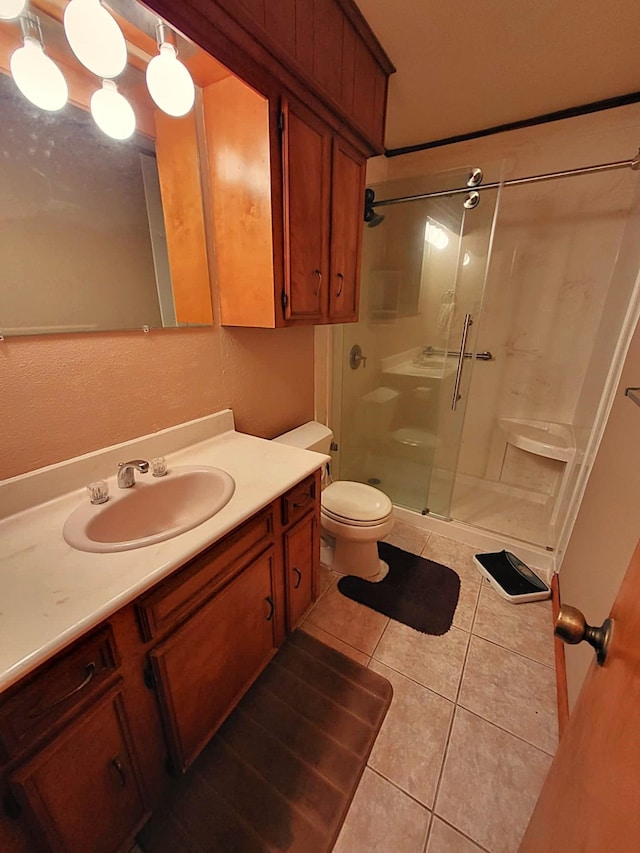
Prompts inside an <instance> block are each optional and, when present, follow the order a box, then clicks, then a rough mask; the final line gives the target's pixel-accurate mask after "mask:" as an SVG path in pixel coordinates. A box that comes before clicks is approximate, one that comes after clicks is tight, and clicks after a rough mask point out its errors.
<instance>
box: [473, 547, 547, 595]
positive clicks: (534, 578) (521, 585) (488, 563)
mask: <svg viewBox="0 0 640 853" xmlns="http://www.w3.org/2000/svg"><path fill="white" fill-rule="evenodd" d="M473 559H474V561H475V564H476V565H477V567H478V569H479V570H480V574H481V575H483V577H485V578H486V579H487V580H488V581H489V583H490V584H491V586H492V587H493V588H494V589H495V590H496V592H498V593H499V594H500V595H501V596H502V597H503V598H506V599H507V601H510V602H511V603H512V604H524V603H525V602H527V601H540V600H542V599H544V598H549V596H550V595H551V589H550V588H549V587H548V586H547V584H546V583H545V582H544V581H543V580H541V579H540V578H539V577H538V575H537V574H536V573H535V572H533V571H532V570H531V569H530V568H529V566H527V565H526V563H523V562H522V560H521V559H520V558H519V557H516V555H515V554H512V553H511V551H495V552H493V553H490V554H476V555H475V556H474V558H473Z"/></svg>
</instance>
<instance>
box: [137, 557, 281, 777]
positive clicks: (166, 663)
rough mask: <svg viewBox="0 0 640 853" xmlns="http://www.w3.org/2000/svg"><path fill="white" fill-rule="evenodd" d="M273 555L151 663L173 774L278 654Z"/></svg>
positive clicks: (204, 610)
mask: <svg viewBox="0 0 640 853" xmlns="http://www.w3.org/2000/svg"><path fill="white" fill-rule="evenodd" d="M273 572H274V565H273V554H272V552H271V551H268V552H267V553H266V554H263V555H262V556H261V557H259V558H258V559H256V560H255V561H254V562H253V563H251V565H250V566H248V567H247V568H246V569H245V570H244V571H243V572H242V573H241V574H240V575H239V576H238V577H237V578H236V579H235V580H234V582H233V583H232V584H230V585H229V586H227V587H226V588H225V589H224V590H223V591H222V592H221V593H220V594H219V595H216V596H215V598H213V599H211V601H209V602H208V603H207V604H205V605H204V607H202V608H201V609H200V610H199V611H198V612H197V613H196V614H194V616H192V617H191V618H190V619H189V620H188V621H187V622H186V623H185V624H184V625H182V627H181V628H178V630H177V631H174V633H173V634H171V635H170V636H169V637H168V638H167V639H166V640H165V641H163V642H162V643H160V645H158V646H156V648H155V649H154V650H153V651H152V652H151V654H150V658H151V662H152V665H153V668H154V673H155V676H156V681H157V690H158V697H159V701H160V708H161V711H162V715H163V719H164V722H165V730H166V734H167V739H168V741H169V747H170V752H171V756H172V759H173V763H174V766H175V768H176V769H177V770H180V771H182V772H184V771H185V770H186V769H187V767H189V765H190V764H191V763H192V762H193V761H194V759H195V758H196V757H197V755H198V754H199V753H200V751H201V750H202V749H203V748H204V746H205V745H206V743H207V742H208V741H209V739H210V738H211V736H212V735H213V733H214V732H215V730H216V729H217V728H218V726H219V725H220V723H221V722H222V721H223V720H224V718H225V717H226V716H227V714H228V713H229V711H230V710H231V709H232V708H233V707H234V705H235V704H236V702H237V701H238V700H239V698H240V697H241V696H242V694H243V693H244V691H245V690H246V689H247V687H248V686H249V685H250V684H251V683H252V681H253V679H254V678H255V677H256V676H257V675H258V673H259V672H260V671H261V670H262V668H263V667H264V665H265V664H266V663H267V661H268V660H269V658H270V657H271V655H272V654H273V652H274V651H275V623H276V614H275V606H274V604H273V603H271V604H270V601H271V602H273V580H272V576H273Z"/></svg>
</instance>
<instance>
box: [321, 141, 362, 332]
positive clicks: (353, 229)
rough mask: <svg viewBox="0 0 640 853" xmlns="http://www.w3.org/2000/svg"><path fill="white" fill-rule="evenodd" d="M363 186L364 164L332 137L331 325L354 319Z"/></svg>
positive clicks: (356, 309) (357, 288)
mask: <svg viewBox="0 0 640 853" xmlns="http://www.w3.org/2000/svg"><path fill="white" fill-rule="evenodd" d="M364 183H365V164H364V161H363V159H362V157H361V156H360V155H359V154H358V153H357V152H356V151H355V150H353V149H352V148H351V147H350V146H349V145H347V144H346V143H345V142H344V141H343V140H341V139H340V138H339V137H335V138H334V143H333V175H332V182H331V187H332V191H331V192H332V196H331V283H330V288H329V318H330V320H331V321H332V322H350V321H355V320H357V319H358V303H359V289H360V255H361V244H362V227H363V223H362V207H363V199H364Z"/></svg>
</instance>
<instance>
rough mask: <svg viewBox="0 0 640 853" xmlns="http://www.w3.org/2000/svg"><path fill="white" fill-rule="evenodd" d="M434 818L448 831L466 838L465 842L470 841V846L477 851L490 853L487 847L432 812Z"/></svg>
mask: <svg viewBox="0 0 640 853" xmlns="http://www.w3.org/2000/svg"><path fill="white" fill-rule="evenodd" d="M436 817H437V818H438V820H439V821H441V822H442V823H444V824H446V825H447V826H448V827H449V828H450V829H453V830H455V831H456V832H457V833H458V835H461V836H462V837H463V838H466V840H467V841H470V842H471V843H472V844H474V845H475V846H476V847H477V848H478V850H482V851H483V853H491V851H490V850H489V849H488V848H487V847H483V846H482V844H480V843H479V842H478V841H476V840H475V838H472V837H471V836H470V835H467V833H466V832H463V831H462V830H461V829H460V828H459V827H457V826H456V825H455V824H454V823H451V822H450V821H448V820H445V819H444V818H443V817H441V816H440V815H436V813H435V812H434V813H433V818H434V820H435V818H436Z"/></svg>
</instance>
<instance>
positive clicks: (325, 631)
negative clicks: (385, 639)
mask: <svg viewBox="0 0 640 853" xmlns="http://www.w3.org/2000/svg"><path fill="white" fill-rule="evenodd" d="M361 606H362V607H364V605H361ZM380 615H382V614H380ZM385 618H386V619H387V623H388V622H389V621H390V620H389V617H388V616H387V617H385ZM307 619H309V617H307ZM307 619H305V620H304V622H303V623H302V625H300V626H299V627H300V628H302V630H303V631H304V625H305V622H306V621H307ZM309 622H310V624H311V625H313V627H314V628H319V629H320V630H321V631H324V633H325V634H328V635H329V636H330V637H333V639H334V640H339V641H340V642H341V643H344V644H345V646H349V648H350V649H353V650H354V651H356V652H359V653H360V654H361V655H364V656H365V657H368V658H369V660H371V658H372V657H373V652H365V651H363V650H362V649H359V648H358V647H357V646H354V645H353V643H349V642H347V640H345V639H343V638H342V637H339V636H338V634H334V633H333V632H332V631H328V630H327V629H326V628H324V627H323V626H322V625H316V623H315V622H312V621H311V620H309ZM386 630H387V626H386V625H385V626H384V628H383V629H382V634H384V632H385V631H386ZM382 634H380V637H379V638H378V640H377V642H376V645H375V648H376V649H377V648H378V643H379V642H380V640H381V639H382ZM316 639H318V638H317V637H316ZM320 642H322V640H320ZM334 651H339V649H334ZM355 663H358V661H355ZM362 665H364V664H362ZM367 666H368V664H367Z"/></svg>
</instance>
